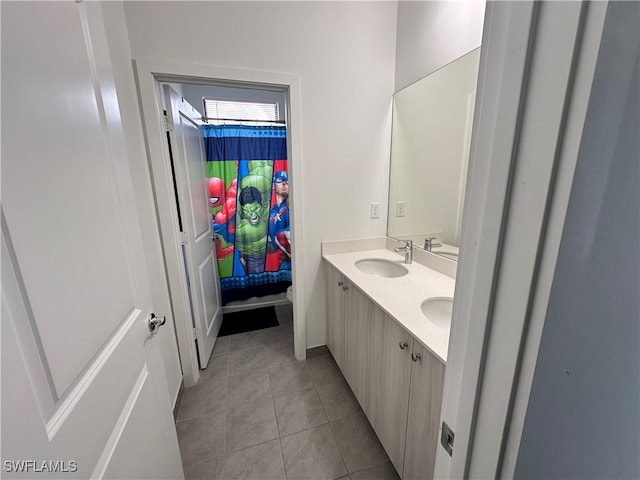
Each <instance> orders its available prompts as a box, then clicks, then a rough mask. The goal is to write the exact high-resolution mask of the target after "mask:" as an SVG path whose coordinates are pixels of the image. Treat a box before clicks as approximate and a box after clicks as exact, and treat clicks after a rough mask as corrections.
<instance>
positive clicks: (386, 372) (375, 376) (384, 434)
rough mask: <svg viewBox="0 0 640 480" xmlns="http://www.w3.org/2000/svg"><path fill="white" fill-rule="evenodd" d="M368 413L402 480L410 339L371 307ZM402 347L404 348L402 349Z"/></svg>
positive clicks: (409, 369)
mask: <svg viewBox="0 0 640 480" xmlns="http://www.w3.org/2000/svg"><path fill="white" fill-rule="evenodd" d="M370 318H371V320H370V331H369V365H370V367H369V378H368V387H367V409H366V410H365V412H366V413H367V416H368V417H369V421H370V422H371V425H372V426H373V429H374V430H375V432H376V434H377V435H378V438H379V439H380V442H381V443H382V445H383V446H384V449H385V450H386V452H387V455H389V459H390V460H391V463H393V466H394V467H395V469H396V471H397V472H398V473H399V474H400V476H402V469H403V464H404V450H405V441H406V432H407V410H408V403H409V402H408V398H409V382H410V378H411V359H410V353H411V344H412V341H413V340H412V338H411V336H410V335H409V334H408V333H407V332H406V331H405V330H404V329H402V328H401V327H400V326H399V325H398V324H397V323H396V322H395V321H393V320H392V319H391V318H389V317H388V316H387V315H386V314H385V313H384V312H383V311H382V310H380V309H379V308H377V307H375V306H374V307H372V312H371V317H370ZM401 344H402V345H403V346H404V345H405V344H406V345H407V346H406V347H404V348H401Z"/></svg>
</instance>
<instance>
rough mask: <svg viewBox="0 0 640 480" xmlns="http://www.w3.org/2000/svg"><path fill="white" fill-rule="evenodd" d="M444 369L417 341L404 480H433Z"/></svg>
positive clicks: (414, 347) (413, 356)
mask: <svg viewBox="0 0 640 480" xmlns="http://www.w3.org/2000/svg"><path fill="white" fill-rule="evenodd" d="M418 355H419V357H417V356H418ZM444 369H445V367H444V364H443V363H442V362H440V360H438V359H437V358H436V357H435V356H434V355H433V354H432V353H431V352H429V351H428V350H427V349H426V348H424V347H423V346H422V345H421V344H420V343H419V342H418V341H417V340H414V341H413V351H412V365H411V389H410V393H409V415H408V418H409V421H408V422H407V441H406V450H405V455H404V470H403V474H402V478H403V479H404V480H418V479H420V480H423V479H426V478H433V469H434V467H435V462H436V448H437V447H438V427H439V423H440V408H441V406H442V392H443V388H444Z"/></svg>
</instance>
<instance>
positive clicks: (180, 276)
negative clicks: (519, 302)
mask: <svg viewBox="0 0 640 480" xmlns="http://www.w3.org/2000/svg"><path fill="white" fill-rule="evenodd" d="M133 64H134V70H135V73H136V86H137V90H138V96H139V99H140V106H141V113H142V121H143V129H144V132H145V144H146V150H147V159H148V162H149V167H150V174H151V184H152V186H153V192H154V204H155V211H156V219H157V222H158V224H159V226H160V228H159V230H160V232H161V233H160V235H161V240H162V244H163V252H164V268H165V273H166V276H167V280H168V283H169V290H170V296H171V303H172V308H173V313H174V319H175V323H176V325H175V329H176V336H177V340H178V349H179V353H180V360H181V364H182V372H183V376H184V385H185V387H190V386H192V385H195V384H196V383H197V382H198V379H199V378H200V370H199V364H198V358H197V353H196V349H195V342H194V341H193V340H194V338H193V326H192V325H191V313H190V307H189V297H188V291H187V283H186V278H185V273H184V262H183V258H182V249H181V241H180V235H179V227H178V212H177V203H176V198H175V192H174V189H173V178H172V173H171V165H170V159H169V152H168V147H167V142H166V138H165V135H166V134H165V126H164V118H163V116H162V103H161V96H160V95H161V88H160V82H166V83H198V84H211V85H216V86H233V87H243V86H244V87H248V88H267V89H275V90H279V91H282V92H284V93H285V95H286V99H287V152H288V154H287V156H288V161H289V174H290V176H291V179H292V182H291V186H290V198H291V205H290V208H291V236H292V239H293V241H292V246H291V259H292V262H293V266H292V276H293V280H294V285H295V287H294V290H293V332H294V350H295V356H296V359H298V360H304V359H305V358H306V323H305V307H304V298H305V294H304V292H305V290H304V261H303V256H302V254H303V252H304V245H303V239H302V230H303V221H302V211H301V209H300V208H297V207H298V206H301V205H303V195H302V189H301V188H300V187H299V186H301V185H302V163H301V158H302V155H301V121H300V118H301V116H300V106H301V102H300V98H301V95H300V77H299V76H298V75H295V74H289V73H278V72H269V71H263V70H246V69H239V68H230V67H224V66H219V65H202V64H190V63H181V62H173V61H166V60H158V59H148V58H137V59H134V60H133Z"/></svg>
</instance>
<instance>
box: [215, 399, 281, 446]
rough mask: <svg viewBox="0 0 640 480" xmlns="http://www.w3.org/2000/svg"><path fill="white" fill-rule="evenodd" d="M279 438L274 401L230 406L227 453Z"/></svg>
mask: <svg viewBox="0 0 640 480" xmlns="http://www.w3.org/2000/svg"><path fill="white" fill-rule="evenodd" d="M275 438H278V425H277V423H276V412H275V409H274V407H273V400H272V399H271V398H269V399H267V400H260V401H259V402H254V403H245V404H243V405H235V406H234V405H229V408H228V409H227V424H226V427H225V452H227V453H228V452H233V451H235V450H240V449H242V448H246V447H250V446H252V445H257V444H258V443H262V442H266V441H268V440H273V439H275Z"/></svg>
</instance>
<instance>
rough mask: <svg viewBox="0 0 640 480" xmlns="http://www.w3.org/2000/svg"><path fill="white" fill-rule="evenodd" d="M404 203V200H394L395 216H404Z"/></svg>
mask: <svg viewBox="0 0 640 480" xmlns="http://www.w3.org/2000/svg"><path fill="white" fill-rule="evenodd" d="M405 206H406V203H405V201H404V200H398V201H397V202H396V217H404V209H405Z"/></svg>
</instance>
